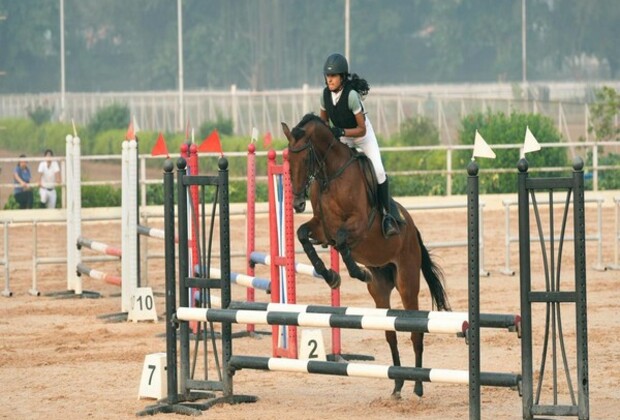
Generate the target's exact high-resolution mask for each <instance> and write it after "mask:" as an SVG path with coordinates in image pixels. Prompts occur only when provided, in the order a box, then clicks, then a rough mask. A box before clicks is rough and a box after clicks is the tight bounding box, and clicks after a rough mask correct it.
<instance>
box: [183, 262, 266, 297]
mask: <svg viewBox="0 0 620 420" xmlns="http://www.w3.org/2000/svg"><path fill="white" fill-rule="evenodd" d="M194 270H195V272H196V273H201V271H200V266H196V267H194ZM202 270H203V271H202V272H205V271H206V268H203V269H202ZM221 276H222V272H221V271H220V269H219V268H215V267H211V268H210V269H209V277H211V278H221ZM230 282H231V283H234V284H236V285H238V286H243V287H246V288H253V289H259V290H264V291H269V290H271V280H269V279H266V278H263V277H256V276H249V275H247V274H241V273H235V272H231V273H230Z"/></svg>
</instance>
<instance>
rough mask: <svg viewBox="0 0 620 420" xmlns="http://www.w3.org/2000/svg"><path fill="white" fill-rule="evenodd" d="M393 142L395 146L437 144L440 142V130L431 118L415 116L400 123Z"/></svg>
mask: <svg viewBox="0 0 620 420" xmlns="http://www.w3.org/2000/svg"><path fill="white" fill-rule="evenodd" d="M391 143H392V145H394V146H435V145H438V144H439V130H437V127H436V126H435V124H434V123H433V121H432V120H431V119H430V118H427V117H424V116H415V117H412V118H409V119H407V120H405V121H404V122H403V123H402V124H401V125H400V131H399V132H398V134H397V135H396V136H395V137H394V138H392V139H391Z"/></svg>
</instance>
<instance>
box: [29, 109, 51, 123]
mask: <svg viewBox="0 0 620 420" xmlns="http://www.w3.org/2000/svg"><path fill="white" fill-rule="evenodd" d="M53 113H54V111H53V110H52V109H51V108H46V107H44V106H41V105H37V106H36V107H35V108H34V109H30V108H29V109H28V116H29V117H30V119H31V120H32V121H33V122H34V123H35V124H36V125H42V124H45V123H48V122H50V121H51V119H52V114H53Z"/></svg>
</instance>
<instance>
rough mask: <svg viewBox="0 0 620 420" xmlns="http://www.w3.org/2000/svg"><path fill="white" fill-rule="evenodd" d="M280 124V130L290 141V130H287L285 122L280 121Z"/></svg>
mask: <svg viewBox="0 0 620 420" xmlns="http://www.w3.org/2000/svg"><path fill="white" fill-rule="evenodd" d="M280 124H282V132H284V135H285V136H286V138H287V139H288V141H291V140H292V137H291V130H289V128H288V125H286V123H285V122H281V123H280Z"/></svg>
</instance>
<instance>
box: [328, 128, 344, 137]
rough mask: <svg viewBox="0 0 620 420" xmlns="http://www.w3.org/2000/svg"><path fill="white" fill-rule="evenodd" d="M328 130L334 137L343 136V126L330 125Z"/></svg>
mask: <svg viewBox="0 0 620 420" xmlns="http://www.w3.org/2000/svg"><path fill="white" fill-rule="evenodd" d="M330 130H331V131H332V134H333V135H334V137H336V138H337V139H339V138H340V137H342V136H344V128H340V127H331V128H330Z"/></svg>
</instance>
